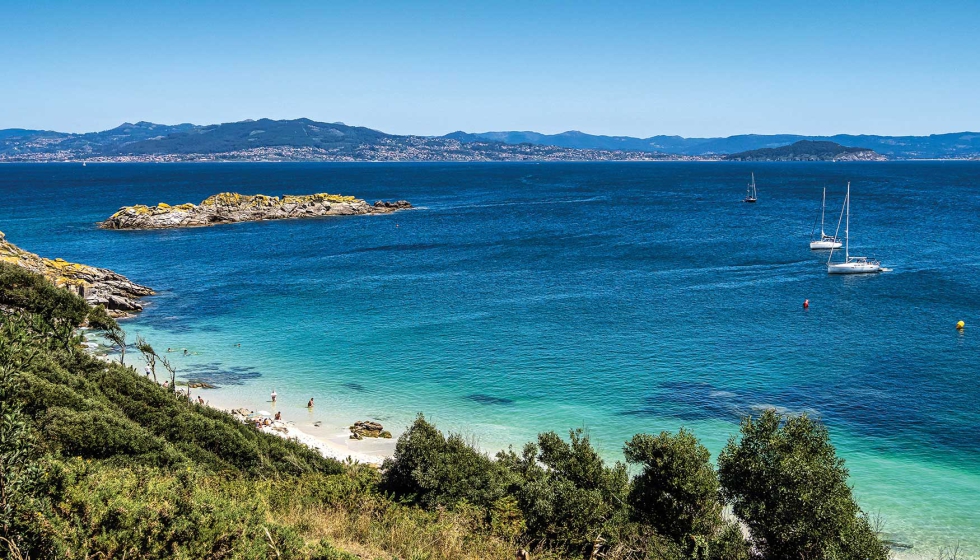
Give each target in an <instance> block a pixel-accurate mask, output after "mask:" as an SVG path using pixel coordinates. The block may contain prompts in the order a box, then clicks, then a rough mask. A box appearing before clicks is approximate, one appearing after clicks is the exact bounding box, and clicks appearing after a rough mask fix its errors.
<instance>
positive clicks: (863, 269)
mask: <svg viewBox="0 0 980 560" xmlns="http://www.w3.org/2000/svg"><path fill="white" fill-rule="evenodd" d="M873 272H881V265H880V264H873V263H853V262H848V263H835V264H828V265H827V274H869V273H873Z"/></svg>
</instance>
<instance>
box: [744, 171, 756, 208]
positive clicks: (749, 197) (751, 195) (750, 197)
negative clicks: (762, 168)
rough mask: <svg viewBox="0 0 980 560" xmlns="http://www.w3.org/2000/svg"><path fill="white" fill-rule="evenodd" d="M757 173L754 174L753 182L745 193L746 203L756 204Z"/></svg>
mask: <svg viewBox="0 0 980 560" xmlns="http://www.w3.org/2000/svg"><path fill="white" fill-rule="evenodd" d="M755 201H756V196H755V173H752V182H751V183H749V187H748V188H747V189H746V192H745V202H755Z"/></svg>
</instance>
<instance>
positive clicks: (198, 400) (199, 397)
mask: <svg viewBox="0 0 980 560" xmlns="http://www.w3.org/2000/svg"><path fill="white" fill-rule="evenodd" d="M197 404H204V397H202V396H201V395H198V396H197Z"/></svg>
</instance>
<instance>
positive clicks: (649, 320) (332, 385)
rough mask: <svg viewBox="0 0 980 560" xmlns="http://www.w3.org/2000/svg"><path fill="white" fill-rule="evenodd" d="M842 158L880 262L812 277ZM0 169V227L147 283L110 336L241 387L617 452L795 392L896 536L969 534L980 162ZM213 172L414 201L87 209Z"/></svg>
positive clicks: (192, 198) (727, 419) (977, 489)
mask: <svg viewBox="0 0 980 560" xmlns="http://www.w3.org/2000/svg"><path fill="white" fill-rule="evenodd" d="M750 171H754V172H755V174H756V181H757V183H758V188H759V203H758V204H755V205H747V204H743V203H741V202H740V200H741V197H742V196H743V193H744V184H745V183H746V181H747V179H748V175H749V172H750ZM847 181H851V182H852V204H851V209H852V220H851V232H852V243H851V253H852V254H863V255H868V256H877V257H879V258H881V260H882V261H883V264H884V265H885V266H887V267H890V268H893V269H894V271H893V272H888V273H882V274H879V275H872V276H857V277H835V276H828V275H827V273H826V267H825V266H824V262H825V260H826V253H815V252H811V251H810V250H809V248H808V246H807V242H808V239H809V235H810V232H811V228H812V226H813V222H814V218H815V217H816V215H817V212H818V210H819V204H820V193H821V189H822V187H824V186H827V188H828V212H827V215H828V218H827V221H828V230H829V231H831V232H832V231H833V230H834V229H835V227H836V220H837V212H838V211H839V205H840V202H841V200H842V198H843V193H844V188H845V186H846V182H847ZM0 189H2V192H3V195H4V196H3V198H2V199H0V230H2V231H4V232H5V233H6V234H7V236H8V238H9V240H10V241H12V242H14V243H17V244H19V245H21V246H22V247H24V248H26V249H29V250H31V251H34V252H37V253H40V254H42V255H44V256H49V257H55V256H59V257H63V258H65V259H68V260H74V261H79V262H85V263H88V264H94V265H98V266H105V267H108V268H112V269H114V270H117V271H119V272H121V273H123V274H126V275H128V276H129V277H130V278H132V279H133V280H136V281H139V282H142V283H146V284H148V285H151V286H153V287H154V288H156V289H158V290H159V291H160V295H159V296H158V297H156V298H153V299H152V305H151V306H150V307H149V308H148V309H147V311H146V312H144V313H143V314H142V315H141V316H140V317H139V318H138V319H136V320H134V321H131V322H129V323H128V329H129V331H130V332H131V333H136V332H139V333H142V334H144V335H146V336H147V337H148V338H149V339H150V340H151V342H153V343H154V344H155V346H156V347H157V348H158V350H159V349H164V348H166V347H172V348H181V349H182V348H187V349H188V351H189V355H188V356H186V357H185V356H183V354H182V352H175V353H173V354H171V356H172V357H173V359H174V361H175V362H176V363H177V364H178V366H179V368H180V372H181V373H182V374H184V375H186V376H188V377H194V378H203V379H208V380H212V381H215V382H217V383H219V384H221V385H222V386H224V387H226V388H228V389H230V390H231V391H232V392H233V394H237V395H240V396H241V397H242V398H247V399H252V400H253V401H255V402H263V401H264V400H266V397H265V395H267V394H268V393H269V391H270V390H271V389H272V388H273V387H275V389H276V391H277V392H278V393H279V395H280V397H279V401H280V404H279V407H280V409H281V410H283V411H284V416H286V417H287V418H289V417H292V418H295V419H297V420H302V421H304V422H311V421H312V420H313V419H322V420H323V421H324V423H325V426H326V427H325V428H324V429H327V427H330V426H332V427H334V428H336V427H339V426H344V425H346V424H348V423H350V422H351V421H353V420H355V419H360V418H363V417H368V416H370V417H373V418H377V419H380V420H382V421H383V422H385V423H386V424H388V425H390V426H393V427H402V426H405V425H407V424H408V423H409V422H410V421H411V419H412V418H413V417H414V415H415V414H416V413H417V412H419V411H424V412H425V413H426V414H427V416H429V417H431V418H433V419H434V420H435V422H436V423H437V425H438V426H439V427H440V428H442V429H444V430H453V431H460V432H463V433H464V434H466V435H467V436H468V437H470V438H471V439H472V440H474V441H476V442H477V443H478V444H479V445H481V446H482V447H483V448H485V449H487V450H496V449H499V448H502V447H505V446H507V445H508V444H514V445H518V446H519V445H520V444H522V443H523V442H525V441H528V440H530V439H532V438H533V437H534V435H535V434H536V433H537V432H539V431H543V430H551V429H554V430H558V431H564V430H567V429H569V428H575V427H585V428H587V429H588V430H589V432H590V433H591V435H592V437H593V440H594V441H595V442H596V443H597V444H598V445H599V447H600V448H601V449H602V450H603V452H604V453H605V454H606V456H607V457H609V458H610V459H615V458H619V457H621V454H620V449H621V446H622V442H624V441H625V440H626V439H628V438H629V437H630V436H632V434H634V433H636V432H659V431H660V430H676V429H677V428H679V427H680V426H686V427H688V428H690V429H692V430H693V431H694V432H695V433H696V434H697V435H698V436H699V437H700V438H701V439H702V441H704V442H705V444H706V445H708V447H709V448H710V449H711V450H712V453H715V454H716V453H717V451H718V450H719V449H720V448H721V447H722V446H723V445H724V442H725V441H726V439H727V438H728V437H729V436H730V435H732V434H734V433H735V432H736V431H737V422H738V418H739V417H740V416H741V415H744V414H748V413H751V412H754V411H757V410H761V409H762V408H764V407H766V406H775V407H778V408H780V409H783V410H786V411H790V412H799V411H809V412H811V413H813V414H817V415H819V416H820V417H821V418H822V419H823V420H824V421H825V422H826V423H827V424H828V425H829V427H830V429H831V433H832V436H833V439H834V443H835V444H836V445H837V446H838V449H839V451H840V453H841V455H842V456H843V457H844V458H845V459H846V460H847V465H848V467H849V468H850V470H851V475H852V482H853V484H854V488H855V493H856V495H857V496H858V498H859V500H860V501H861V503H862V505H863V507H864V508H865V509H867V510H869V511H872V512H876V513H879V514H880V515H881V516H882V517H883V518H884V521H885V527H886V530H887V531H888V532H889V534H890V535H891V536H893V538H895V539H896V540H898V541H900V542H903V543H907V544H911V545H912V546H913V549H912V551H913V552H915V553H919V554H929V553H934V551H935V550H936V549H937V547H939V546H942V545H953V544H956V543H957V542H959V543H960V544H961V547H962V548H965V549H966V551H967V554H968V555H974V556H980V536H978V535H980V510H978V506H980V433H978V430H977V428H978V425H980V404H978V403H980V389H978V387H977V380H978V377H980V368H978V367H977V365H976V364H977V363H978V360H977V351H978V348H980V344H978V338H977V336H976V334H977V333H975V332H973V331H974V329H980V316H978V309H980V279H978V274H977V273H978V271H980V254H978V251H977V248H978V247H980V243H978V241H980V237H978V231H980V227H978V226H980V212H978V211H980V164H977V163H965V162H949V163H937V162H917V163H859V164H826V163H825V164H729V163H649V164H635V163H630V164H616V163H601V164H568V163H556V164H187V165H152V164H148V165H121V164H112V165H88V166H87V167H84V168H83V167H81V166H80V165H71V164H64V165H60V164H49V165H6V166H0ZM229 190H234V191H239V192H244V193H258V192H261V193H265V194H282V193H298V194H302V193H309V192H322V191H329V192H339V193H343V194H354V195H357V196H359V197H362V198H366V199H368V200H370V201H373V200H375V199H381V198H384V199H408V200H410V201H412V202H413V203H414V204H415V205H417V206H420V207H422V208H420V209H418V210H414V211H410V212H400V213H397V214H394V215H387V216H361V217H350V218H325V219H313V220H295V221H279V222H262V223H249V224H238V225H231V226H220V227H214V228H206V229H188V230H172V231H156V232H118V231H100V230H97V229H95V227H94V226H93V223H94V222H95V221H97V220H99V219H103V218H105V217H106V216H108V215H110V214H111V213H112V212H114V211H115V210H116V209H117V208H118V207H119V206H121V205H124V204H133V203H149V204H155V203H157V202H168V203H171V204H173V203H182V202H199V201H201V200H203V199H204V198H205V197H207V196H209V195H211V194H214V193H215V192H219V191H229ZM805 298H808V299H809V300H810V309H809V310H806V311H804V310H803V309H802V302H803V300H804V299H805ZM958 320H964V321H966V323H967V328H966V330H965V331H964V332H962V333H958V332H957V331H956V330H955V329H954V328H953V326H954V324H955V323H956V321H958ZM974 325H975V327H974ZM131 336H132V334H131ZM237 344H240V345H241V346H240V347H239V346H237ZM311 396H314V397H316V402H317V406H316V408H315V410H314V412H313V413H308V412H307V411H306V410H305V408H304V407H305V404H306V401H307V399H308V398H309V397H311ZM334 431H336V430H334Z"/></svg>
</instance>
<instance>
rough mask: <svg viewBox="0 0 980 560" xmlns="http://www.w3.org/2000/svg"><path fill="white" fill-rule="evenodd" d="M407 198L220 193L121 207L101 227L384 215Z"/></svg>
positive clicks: (403, 204)
mask: <svg viewBox="0 0 980 560" xmlns="http://www.w3.org/2000/svg"><path fill="white" fill-rule="evenodd" d="M411 207H412V205H411V204H410V203H409V202H408V201H406V200H399V201H397V202H386V201H383V200H379V201H377V202H375V203H374V204H373V205H371V204H368V203H367V202H365V201H364V200H361V199H359V198H355V197H353V196H342V195H338V194H327V193H318V194H309V195H283V196H282V197H278V196H266V195H263V194H256V195H242V194H238V193H227V192H226V193H219V194H216V195H214V196H210V197H208V198H206V199H205V200H204V201H202V202H201V203H200V204H190V203H187V204H179V205H177V206H171V205H169V204H166V203H163V202H161V203H160V204H158V205H156V206H144V205H142V204H137V205H135V206H123V207H122V208H120V209H119V211H118V212H116V213H115V214H113V215H112V216H110V217H109V218H108V219H107V220H105V221H104V222H99V227H100V228H103V229H167V228H182V227H204V226H213V225H217V224H230V223H237V222H255V221H259V220H285V219H289V218H314V217H319V216H353V215H357V214H387V213H389V212H395V211H397V210H405V209H408V208H411Z"/></svg>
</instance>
